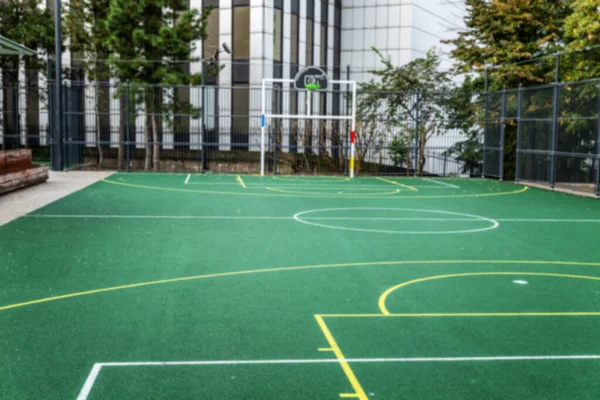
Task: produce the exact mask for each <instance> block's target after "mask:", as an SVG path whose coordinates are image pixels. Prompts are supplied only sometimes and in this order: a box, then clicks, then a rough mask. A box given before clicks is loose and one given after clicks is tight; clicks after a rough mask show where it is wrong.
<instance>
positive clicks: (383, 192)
mask: <svg viewBox="0 0 600 400" xmlns="http://www.w3.org/2000/svg"><path fill="white" fill-rule="evenodd" d="M265 189H267V190H270V191H272V192H279V193H285V194H297V195H323V196H337V197H344V196H352V197H354V196H369V197H371V196H391V195H393V194H398V193H400V190H401V189H399V188H397V189H388V188H385V189H373V188H352V187H348V188H346V189H341V188H339V187H337V188H328V187H327V185H323V187H322V188H315V187H314V186H313V187H310V188H307V189H306V190H303V189H301V188H293V189H288V188H283V189H282V188H279V187H274V186H267V187H266V188H265Z"/></svg>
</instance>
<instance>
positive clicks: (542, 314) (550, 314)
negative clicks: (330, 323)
mask: <svg viewBox="0 0 600 400" xmlns="http://www.w3.org/2000/svg"><path fill="white" fill-rule="evenodd" d="M321 316H322V317H324V318H399V317H401V318H429V317H598V316H600V312H595V311H590V312H587V311H583V312H521V313H414V314H397V313H394V314H321Z"/></svg>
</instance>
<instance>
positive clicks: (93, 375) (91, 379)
mask: <svg viewBox="0 0 600 400" xmlns="http://www.w3.org/2000/svg"><path fill="white" fill-rule="evenodd" d="M551 360H600V355H596V354H583V355H548V356H491V357H398V358H346V359H341V360H338V359H337V358H314V359H289V360H286V359H281V360H277V359H275V360H207V361H140V362H106V363H96V364H94V367H93V368H92V371H91V372H90V374H89V375H88V377H87V379H86V381H85V384H84V385H83V388H82V389H81V391H80V392H79V396H78V397H77V400H87V398H88V396H89V394H90V392H91V390H92V388H93V387H94V383H95V382H96V379H97V378H98V375H99V374H100V370H101V369H102V367H168V366H176V365H179V366H186V365H187V366H194V365H196V366H201V365H208V366H210V365H277V364H291V365H300V364H337V363H340V362H348V363H427V362H474V361H480V362H481V361H551Z"/></svg>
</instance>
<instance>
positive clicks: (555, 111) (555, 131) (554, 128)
mask: <svg viewBox="0 0 600 400" xmlns="http://www.w3.org/2000/svg"><path fill="white" fill-rule="evenodd" d="M559 83H560V53H556V77H555V80H554V96H553V100H552V103H553V104H552V139H551V142H550V146H551V151H550V157H551V161H550V189H552V190H554V187H555V186H556V168H557V166H556V148H557V146H558V118H559V114H558V113H559V112H560V110H559V104H558V102H559Z"/></svg>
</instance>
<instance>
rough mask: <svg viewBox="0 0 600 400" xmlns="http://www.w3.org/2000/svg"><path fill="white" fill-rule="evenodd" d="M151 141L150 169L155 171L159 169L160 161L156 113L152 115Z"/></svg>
mask: <svg viewBox="0 0 600 400" xmlns="http://www.w3.org/2000/svg"><path fill="white" fill-rule="evenodd" d="M152 141H153V142H154V143H153V145H154V149H153V153H152V169H153V170H154V171H155V172H156V171H158V169H159V162H160V143H159V138H158V117H157V116H156V113H153V115H152Z"/></svg>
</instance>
